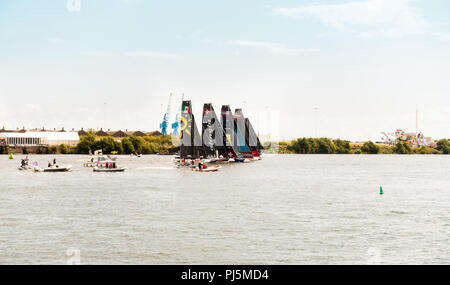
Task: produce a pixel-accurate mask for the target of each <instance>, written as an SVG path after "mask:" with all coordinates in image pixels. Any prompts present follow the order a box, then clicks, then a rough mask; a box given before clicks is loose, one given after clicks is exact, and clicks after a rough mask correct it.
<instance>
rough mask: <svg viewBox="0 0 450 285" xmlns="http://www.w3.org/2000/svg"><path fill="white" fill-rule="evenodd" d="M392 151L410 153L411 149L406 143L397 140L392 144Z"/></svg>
mask: <svg viewBox="0 0 450 285" xmlns="http://www.w3.org/2000/svg"><path fill="white" fill-rule="evenodd" d="M393 152H394V153H396V154H410V153H412V149H411V147H410V146H409V144H408V143H406V142H401V141H399V142H397V144H396V145H395V146H394V148H393Z"/></svg>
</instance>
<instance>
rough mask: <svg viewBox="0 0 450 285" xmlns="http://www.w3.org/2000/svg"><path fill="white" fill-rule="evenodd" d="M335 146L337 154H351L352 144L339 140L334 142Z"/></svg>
mask: <svg viewBox="0 0 450 285" xmlns="http://www.w3.org/2000/svg"><path fill="white" fill-rule="evenodd" d="M334 145H335V146H336V152H337V153H340V154H347V153H350V142H349V141H344V140H340V139H337V140H335V141H334Z"/></svg>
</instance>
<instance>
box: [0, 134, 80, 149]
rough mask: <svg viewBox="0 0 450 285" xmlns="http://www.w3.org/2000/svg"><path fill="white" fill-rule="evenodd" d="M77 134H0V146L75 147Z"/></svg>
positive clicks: (77, 140) (77, 139)
mask: <svg viewBox="0 0 450 285" xmlns="http://www.w3.org/2000/svg"><path fill="white" fill-rule="evenodd" d="M79 142H80V137H79V136H78V133H77V132H67V131H65V132H0V145H6V146H11V147H15V146H56V145H61V144H66V145H76V144H78V143H79Z"/></svg>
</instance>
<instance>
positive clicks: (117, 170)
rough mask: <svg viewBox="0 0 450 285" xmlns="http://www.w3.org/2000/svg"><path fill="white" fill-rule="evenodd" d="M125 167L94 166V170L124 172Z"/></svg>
mask: <svg viewBox="0 0 450 285" xmlns="http://www.w3.org/2000/svg"><path fill="white" fill-rule="evenodd" d="M125 169H126V168H98V167H94V169H93V170H94V172H124V171H125Z"/></svg>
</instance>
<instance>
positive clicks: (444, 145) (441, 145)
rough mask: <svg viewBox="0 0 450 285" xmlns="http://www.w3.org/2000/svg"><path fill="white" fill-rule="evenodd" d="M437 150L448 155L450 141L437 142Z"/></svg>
mask: <svg viewBox="0 0 450 285" xmlns="http://www.w3.org/2000/svg"><path fill="white" fill-rule="evenodd" d="M437 150H439V151H442V153H443V154H449V153H450V141H449V140H448V139H442V140H439V141H438V142H437Z"/></svg>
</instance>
